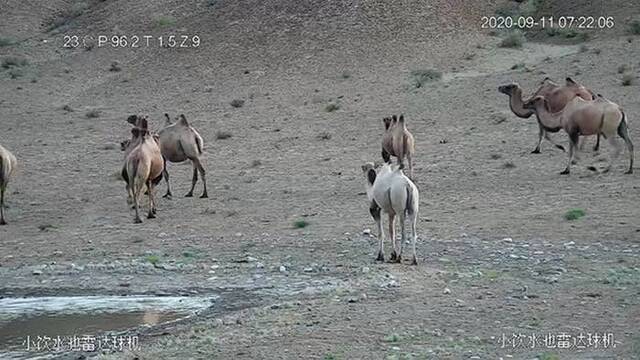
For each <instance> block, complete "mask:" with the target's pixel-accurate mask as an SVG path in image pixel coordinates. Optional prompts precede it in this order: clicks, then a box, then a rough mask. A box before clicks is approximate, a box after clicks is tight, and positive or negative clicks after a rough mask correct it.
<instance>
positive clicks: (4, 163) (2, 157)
mask: <svg viewBox="0 0 640 360" xmlns="http://www.w3.org/2000/svg"><path fill="white" fill-rule="evenodd" d="M17 164H18V163H17V161H16V157H15V156H13V154H12V153H10V152H9V150H7V149H5V148H3V147H2V145H0V225H6V224H7V222H6V221H5V220H4V193H5V191H6V190H7V185H8V184H9V179H10V178H11V175H12V174H13V172H14V170H15V168H16V166H17Z"/></svg>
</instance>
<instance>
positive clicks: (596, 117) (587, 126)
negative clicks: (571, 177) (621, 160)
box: [525, 96, 634, 175]
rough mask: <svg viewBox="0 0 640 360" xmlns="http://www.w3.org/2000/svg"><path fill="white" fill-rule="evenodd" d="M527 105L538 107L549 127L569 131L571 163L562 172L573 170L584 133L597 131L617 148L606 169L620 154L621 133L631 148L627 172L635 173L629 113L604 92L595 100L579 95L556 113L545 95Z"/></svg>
mask: <svg viewBox="0 0 640 360" xmlns="http://www.w3.org/2000/svg"><path fill="white" fill-rule="evenodd" d="M525 107H526V108H527V109H531V110H534V111H535V112H536V114H537V116H538V119H539V121H540V122H541V123H542V124H543V125H544V126H545V127H549V128H562V129H564V131H565V132H566V133H567V134H568V135H569V163H568V164H567V167H566V169H565V170H564V171H562V172H561V174H563V175H565V174H569V173H570V171H571V169H570V168H571V162H572V161H573V155H574V152H575V148H576V147H577V144H578V140H579V138H580V136H588V135H596V134H601V135H602V136H604V137H605V139H608V140H609V143H610V144H611V145H612V146H613V147H614V149H615V151H614V153H613V155H612V156H611V160H610V162H609V166H608V167H607V168H606V169H605V170H604V172H608V171H609V170H610V169H611V167H612V166H613V162H614V161H615V160H616V159H617V158H618V156H619V155H620V151H621V148H620V146H619V144H618V142H617V141H616V137H617V136H620V137H621V138H622V139H623V140H624V141H625V143H626V145H627V150H628V151H629V169H628V170H627V172H626V173H627V174H631V173H633V157H634V156H633V143H632V142H631V139H630V138H629V129H628V127H627V119H626V115H625V113H624V111H622V108H620V106H618V105H617V104H615V103H613V102H611V101H609V100H607V99H605V98H604V97H602V96H597V97H596V99H595V100H590V101H587V100H584V99H582V98H580V97H575V98H573V100H571V101H570V102H569V103H568V104H567V106H565V108H564V109H563V110H562V111H560V112H556V113H554V112H552V111H551V106H550V104H549V101H548V100H547V99H546V98H545V97H543V96H536V97H535V98H533V99H532V100H531V101H530V102H529V103H528V104H526V105H525Z"/></svg>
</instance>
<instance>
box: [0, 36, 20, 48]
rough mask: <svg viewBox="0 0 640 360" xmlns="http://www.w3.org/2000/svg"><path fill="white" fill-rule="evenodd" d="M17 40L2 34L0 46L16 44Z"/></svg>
mask: <svg viewBox="0 0 640 360" xmlns="http://www.w3.org/2000/svg"><path fill="white" fill-rule="evenodd" d="M15 43H16V42H15V41H14V40H13V39H12V38H8V37H4V36H0V47H2V46H10V45H13V44H15Z"/></svg>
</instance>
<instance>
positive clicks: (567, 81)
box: [564, 77, 580, 86]
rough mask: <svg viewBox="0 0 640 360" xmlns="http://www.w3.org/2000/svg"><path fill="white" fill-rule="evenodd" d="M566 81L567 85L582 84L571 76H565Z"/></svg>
mask: <svg viewBox="0 0 640 360" xmlns="http://www.w3.org/2000/svg"><path fill="white" fill-rule="evenodd" d="M564 81H565V85H567V86H580V85H579V84H578V83H577V82H576V81H575V80H573V79H572V78H570V77H567V78H565V79H564Z"/></svg>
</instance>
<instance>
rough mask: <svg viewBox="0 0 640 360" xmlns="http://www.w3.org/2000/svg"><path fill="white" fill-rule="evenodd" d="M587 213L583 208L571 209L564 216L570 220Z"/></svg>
mask: <svg viewBox="0 0 640 360" xmlns="http://www.w3.org/2000/svg"><path fill="white" fill-rule="evenodd" d="M586 214H587V213H586V212H585V211H584V210H583V209H571V210H569V211H567V212H566V213H565V214H564V218H565V219H566V220H569V221H573V220H578V219H580V218H581V217H583V216H585V215H586Z"/></svg>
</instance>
